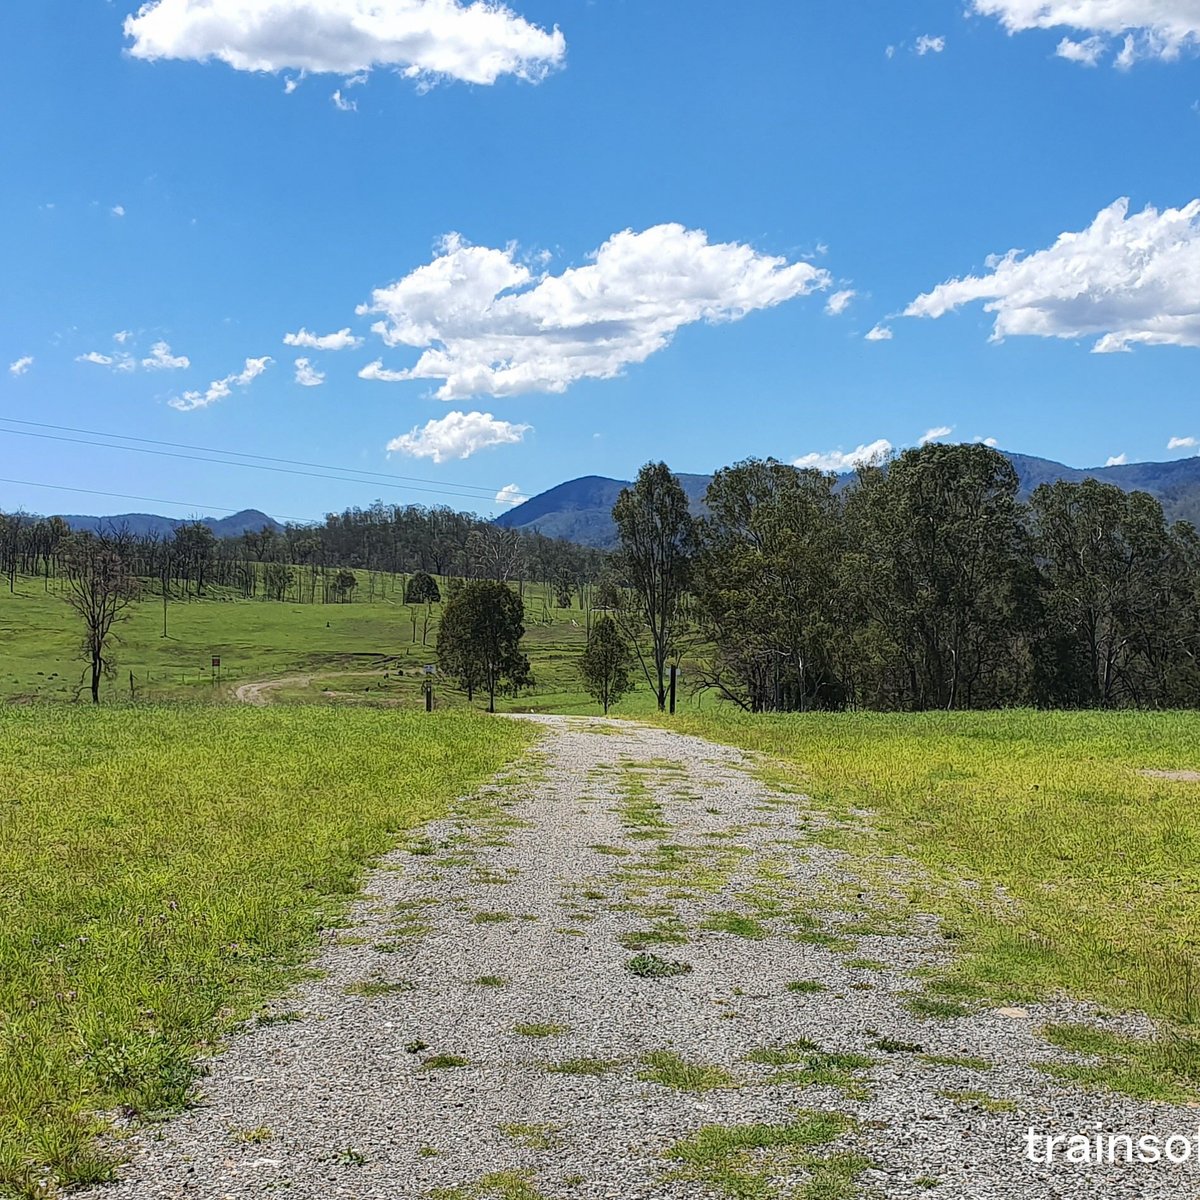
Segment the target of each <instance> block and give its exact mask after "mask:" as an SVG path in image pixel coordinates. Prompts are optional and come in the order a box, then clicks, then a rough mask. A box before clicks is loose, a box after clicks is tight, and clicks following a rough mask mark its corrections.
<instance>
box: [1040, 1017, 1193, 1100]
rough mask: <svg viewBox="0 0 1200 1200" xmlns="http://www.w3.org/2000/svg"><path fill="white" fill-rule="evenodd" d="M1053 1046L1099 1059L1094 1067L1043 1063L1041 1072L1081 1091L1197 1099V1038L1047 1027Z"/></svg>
mask: <svg viewBox="0 0 1200 1200" xmlns="http://www.w3.org/2000/svg"><path fill="white" fill-rule="evenodd" d="M1042 1032H1043V1034H1044V1036H1045V1037H1046V1039H1047V1040H1048V1041H1049V1042H1050V1043H1051V1045H1054V1046H1060V1047H1061V1048H1062V1049H1064V1050H1073V1051H1074V1052H1075V1053H1077V1054H1087V1055H1090V1056H1092V1057H1094V1058H1099V1059H1100V1060H1101V1061H1100V1063H1099V1064H1090V1065H1084V1064H1079V1063H1044V1064H1042V1066H1041V1070H1043V1071H1045V1072H1046V1073H1047V1074H1050V1075H1054V1076H1055V1077H1056V1078H1058V1079H1066V1080H1070V1081H1071V1082H1073V1083H1079V1084H1082V1085H1083V1086H1084V1087H1096V1088H1102V1089H1104V1090H1106V1091H1111V1092H1120V1093H1122V1094H1124V1095H1127V1096H1134V1097H1136V1098H1137V1099H1139V1100H1164V1101H1168V1102H1171V1103H1176V1104H1179V1103H1186V1102H1188V1101H1193V1100H1195V1099H1196V1098H1197V1096H1200V1040H1198V1039H1195V1038H1190V1037H1184V1036H1181V1035H1170V1034H1168V1035H1164V1036H1161V1037H1159V1038H1156V1039H1153V1040H1144V1039H1141V1038H1132V1037H1124V1036H1121V1035H1118V1034H1113V1033H1108V1032H1107V1031H1105V1030H1102V1029H1094V1028H1093V1027H1092V1026H1090V1025H1072V1024H1060V1025H1047V1026H1046V1028H1045V1029H1044V1030H1043V1031H1042Z"/></svg>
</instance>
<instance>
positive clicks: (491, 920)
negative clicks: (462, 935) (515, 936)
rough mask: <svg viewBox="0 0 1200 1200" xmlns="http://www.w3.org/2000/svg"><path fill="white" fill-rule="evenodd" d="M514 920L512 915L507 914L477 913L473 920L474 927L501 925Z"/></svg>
mask: <svg viewBox="0 0 1200 1200" xmlns="http://www.w3.org/2000/svg"><path fill="white" fill-rule="evenodd" d="M511 920H513V915H512V913H506V912H477V913H476V914H475V915H474V916H473V917H472V918H471V924H472V925H499V924H502V923H503V922H505V921H511Z"/></svg>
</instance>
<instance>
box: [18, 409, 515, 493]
mask: <svg viewBox="0 0 1200 1200" xmlns="http://www.w3.org/2000/svg"><path fill="white" fill-rule="evenodd" d="M11 420H13V418H10V417H0V421H11ZM20 423H21V424H31V425H32V424H37V422H32V421H30V422H20ZM47 428H56V427H55V426H48V427H47ZM81 432H82V431H81ZM0 433H7V434H11V435H13V436H15V437H31V438H40V439H42V440H44V441H51V442H66V443H69V444H71V445H76V446H94V447H96V448H98V449H102V450H125V451H128V452H129V453H131V454H152V455H155V456H157V457H159V458H177V459H184V460H187V461H189V462H202V463H215V464H217V465H219V466H226V467H243V468H245V469H247V470H252V471H270V472H272V473H273V474H276V475H300V476H304V477H306V478H308V479H327V480H330V481H331V482H335V483H357V484H365V485H367V486H376V487H392V488H396V489H397V490H399V491H405V492H422V493H426V494H429V495H435V496H448V497H451V498H453V499H456V500H474V501H480V500H483V499H484V498H485V497H484V496H481V495H480V496H475V495H471V494H469V493H467V492H459V491H448V490H446V489H445V488H427V487H416V486H414V485H413V484H410V483H391V482H385V480H387V478H388V477H387V476H384V475H381V474H380V473H379V472H374V471H363V472H359V473H357V474H361V475H377V476H379V478H377V479H364V478H358V477H356V475H333V474H328V473H321V474H318V473H317V472H314V471H301V470H297V469H295V468H294V467H271V466H266V465H264V464H263V463H254V462H233V461H231V460H229V459H224V458H214V457H203V456H202V455H199V454H180V453H179V452H177V451H173V450H152V449H149V448H147V447H145V446H121V445H116V444H114V443H112V442H96V441H91V440H89V439H87V438H73V437H64V436H63V435H61V434H54V433H35V432H34V431H33V430H30V429H6V428H3V427H2V426H0ZM99 436H100V437H121V436H123V435H120V434H100V435H99ZM129 440H130V441H141V440H149V439H139V438H130V439H129ZM165 444H168V445H170V444H172V443H165ZM195 448H196V449H200V447H195ZM205 453H206V454H208V453H211V454H218V453H221V452H220V451H211V452H209V451H205ZM231 453H234V454H237V453H238V452H237V451H231ZM243 457H247V458H249V457H257V456H253V455H245V456H243ZM267 461H275V462H280V461H281V462H286V461H288V460H286V459H268V460H267ZM313 465H319V464H313ZM338 470H344V471H353V470H354V468H353V467H344V468H340V467H329V468H324V467H322V468H321V471H322V472H327V471H338ZM400 478H403V477H400ZM431 482H432V481H431ZM464 486H471V485H464ZM493 503H500V504H514V503H515V501H511V500H508V499H505V500H495V499H494V498H493Z"/></svg>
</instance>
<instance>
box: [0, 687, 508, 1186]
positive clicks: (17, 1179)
mask: <svg viewBox="0 0 1200 1200" xmlns="http://www.w3.org/2000/svg"><path fill="white" fill-rule="evenodd" d="M531 737H532V731H530V730H526V729H525V728H524V727H523V726H521V725H519V724H518V723H516V722H508V721H495V720H492V721H489V720H487V719H486V718H484V717H480V716H476V715H474V714H472V713H467V712H459V713H445V714H441V715H435V716H434V717H432V718H430V717H426V716H425V715H424V714H421V715H420V716H419V717H418V716H416V715H409V714H406V713H401V712H395V711H391V710H383V709H366V708H361V709H353V710H345V711H340V712H338V713H337V714H336V719H332V714H331V713H330V712H329V710H328V709H321V708H316V707H310V708H294V707H277V708H263V709H253V708H249V707H241V706H239V707H233V706H224V707H222V706H195V705H177V706H174V707H170V708H167V707H158V706H149V705H145V706H137V707H129V708H124V709H120V708H115V707H101V708H99V709H94V708H92V707H91V706H84V705H80V706H72V707H63V706H51V705H30V706H6V707H0V772H2V774H3V778H4V781H5V786H4V791H3V796H2V797H0V1193H4V1192H5V1191H7V1192H9V1193H12V1194H16V1195H22V1196H41V1195H46V1194H49V1192H48V1191H47V1190H45V1189H43V1185H42V1183H41V1181H42V1180H43V1179H45V1178H55V1177H56V1178H58V1179H60V1180H62V1181H64V1182H67V1183H82V1182H87V1181H95V1180H100V1179H104V1178H105V1177H106V1176H107V1174H108V1172H109V1169H110V1164H109V1160H108V1159H107V1158H106V1157H105V1156H104V1155H102V1154H101V1153H99V1152H98V1151H97V1149H96V1144H95V1140H94V1134H95V1132H96V1128H97V1125H96V1121H95V1119H94V1118H93V1117H91V1116H89V1115H88V1114H90V1113H94V1112H97V1111H111V1110H114V1109H117V1108H118V1107H126V1108H127V1109H128V1110H131V1111H133V1112H136V1113H139V1114H148V1113H154V1112H157V1111H160V1110H164V1109H169V1108H171V1107H174V1106H176V1105H178V1104H179V1103H180V1101H181V1100H182V1098H183V1095H184V1092H185V1089H186V1087H187V1085H188V1083H189V1081H190V1079H191V1077H192V1070H191V1060H192V1057H193V1055H194V1054H195V1053H196V1052H197V1051H201V1050H203V1049H204V1048H205V1047H208V1046H210V1045H211V1044H212V1043H213V1041H214V1039H215V1038H217V1037H219V1036H220V1034H221V1033H222V1032H223V1031H224V1030H227V1029H228V1028H229V1027H230V1026H231V1025H232V1023H234V1022H235V1021H237V1020H238V1019H241V1018H244V1017H246V1016H247V1015H248V1014H251V1013H253V1012H254V1011H255V1009H256V1008H257V1007H258V1006H259V1005H261V1003H262V1002H263V1000H264V999H265V998H266V997H268V996H269V995H272V994H276V993H277V992H278V991H279V990H280V989H281V988H282V987H283V985H284V984H285V983H286V982H287V980H288V979H289V978H293V977H294V975H295V971H296V970H297V967H298V964H300V963H302V962H303V960H304V958H305V957H306V956H307V955H308V954H309V953H311V950H312V947H313V945H314V941H315V935H316V932H317V930H318V929H319V928H320V927H321V926H322V925H323V924H327V923H329V922H330V921H332V920H335V919H336V915H337V913H338V911H339V910H340V908H341V906H342V905H343V904H344V903H345V902H346V900H347V898H348V897H349V896H351V895H352V894H353V893H354V891H355V890H356V888H357V886H358V880H359V876H360V873H361V870H362V868H363V867H364V865H365V864H366V863H368V862H369V861H370V860H371V859H372V858H373V857H374V856H376V855H378V854H380V853H381V852H383V851H385V850H387V849H389V848H390V847H392V846H393V845H395V844H396V842H397V841H398V840H399V837H400V835H401V831H402V830H404V829H406V828H409V827H411V826H413V825H415V824H418V823H420V822H423V821H426V820H429V819H431V818H433V817H436V816H438V815H440V814H442V813H444V812H445V810H446V808H447V806H448V805H449V804H450V802H451V801H452V800H453V799H454V798H455V797H456V796H458V795H460V794H462V793H463V792H464V791H466V790H468V789H469V788H471V787H472V786H473V785H475V784H476V783H477V782H479V781H480V780H481V779H483V778H484V777H486V776H489V775H491V774H492V773H494V772H496V771H497V770H499V769H500V768H501V767H503V766H504V765H505V764H506V763H508V762H510V761H512V759H513V758H514V757H515V756H517V755H518V754H519V753H520V752H521V751H522V750H523V749H524V747H525V746H526V745H528V743H529V740H530V738H531Z"/></svg>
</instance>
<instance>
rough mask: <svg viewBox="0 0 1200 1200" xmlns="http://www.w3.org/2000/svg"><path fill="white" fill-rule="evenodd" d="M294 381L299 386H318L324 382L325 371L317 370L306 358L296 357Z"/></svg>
mask: <svg viewBox="0 0 1200 1200" xmlns="http://www.w3.org/2000/svg"><path fill="white" fill-rule="evenodd" d="M296 382H297V383H298V384H299V385H300V386H301V387H320V386H321V384H323V383H324V382H325V372H324V371H318V370H317V369H316V367H314V366H313V365H312V363H310V362H309V361H308V359H307V358H298V359H296Z"/></svg>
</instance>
